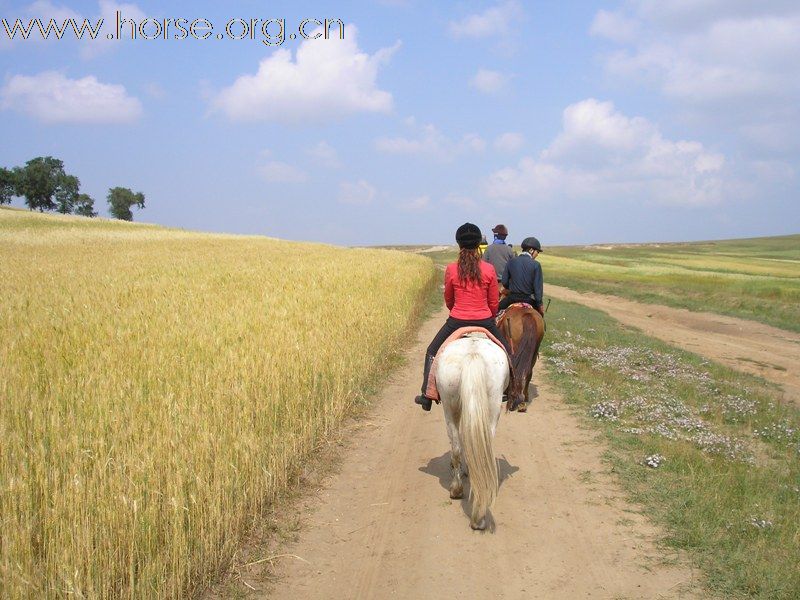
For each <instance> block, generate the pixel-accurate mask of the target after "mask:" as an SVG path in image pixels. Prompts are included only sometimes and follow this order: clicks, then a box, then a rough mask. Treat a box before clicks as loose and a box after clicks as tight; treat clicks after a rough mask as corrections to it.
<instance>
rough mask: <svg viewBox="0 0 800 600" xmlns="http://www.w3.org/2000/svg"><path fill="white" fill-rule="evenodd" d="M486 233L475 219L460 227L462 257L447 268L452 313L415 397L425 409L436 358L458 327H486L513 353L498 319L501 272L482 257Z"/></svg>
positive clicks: (429, 357) (448, 302) (428, 357)
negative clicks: (499, 275)
mask: <svg viewBox="0 0 800 600" xmlns="http://www.w3.org/2000/svg"><path fill="white" fill-rule="evenodd" d="M482 237H483V236H482V235H481V230H480V229H479V228H478V226H477V225H473V224H472V223H464V224H463V225H462V226H461V227H459V228H458V230H457V231H456V242H458V247H459V249H460V251H459V254H458V261H457V262H454V263H451V264H449V265H447V269H446V270H445V272H444V302H445V304H446V305H447V308H449V309H450V316H449V317H448V319H447V321H445V323H444V325H443V326H442V328H441V329H440V330H439V333H437V334H436V337H434V338H433V341H432V342H431V344H430V346H428V350H427V352H426V353H425V367H424V376H423V380H422V394H420V395H419V396H417V397H416V398H415V399H414V402H416V403H417V404H419V405H421V406H422V408H423V410H430V409H431V404H432V400H431V399H430V398H427V397H426V396H425V388H426V386H427V382H428V375H429V374H430V371H431V364H433V359H434V357H435V356H436V353H437V352H438V351H439V348H440V347H441V345H442V344H443V343H444V341H445V340H446V339H447V338H448V337H450V334H452V333H453V332H454V331H455V330H456V329H458V328H460V327H468V326H471V325H477V326H479V327H484V328H486V329H488V330H489V332H490V333H491V334H492V335H493V336H495V337H496V338H497V339H498V340H499V341H500V342H502V344H503V345H504V346H505V348H506V351H507V352H508V353H509V354H511V348H510V346H509V345H508V341H507V340H506V339H505V337H503V334H502V333H500V330H499V329H498V328H497V325H496V324H495V322H494V317H495V315H497V305H498V302H499V297H498V296H499V295H498V292H497V273H496V272H495V270H494V267H493V266H492V265H491V264H490V263H488V262H486V261H483V260H481V258H480V255H479V253H478V245H479V244H480V242H481V238H482Z"/></svg>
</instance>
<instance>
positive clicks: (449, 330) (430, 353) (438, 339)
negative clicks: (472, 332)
mask: <svg viewBox="0 0 800 600" xmlns="http://www.w3.org/2000/svg"><path fill="white" fill-rule="evenodd" d="M473 326H476V327H483V328H484V329H486V330H488V331H489V333H491V334H492V335H493V336H494V337H496V338H497V341H499V342H500V343H501V344H503V346H504V347H505V349H506V352H508V354H509V356H510V355H511V345H510V344H509V343H508V340H507V339H506V338H505V336H504V335H503V334H502V333H501V332H500V330H499V329H498V328H497V323H495V321H494V318H493V317H490V318H488V319H482V320H479V321H462V320H461V319H454V318H453V317H447V321H445V322H444V325H442V328H441V329H440V330H439V333H437V334H436V335H435V336H434V338H433V341H432V342H431V343H430V345H429V346H428V349H427V350H426V352H425V365H424V368H423V377H422V395H423V396H424V395H425V388H426V387H427V385H428V376H429V375H430V372H431V365H432V364H433V359H434V358H435V357H436V353H437V352H438V351H439V348H441V347H442V344H444V342H445V340H446V339H447V338H449V337H450V336H451V335H452V334H453V333H455V331H456V330H457V329H460V328H462V327H473Z"/></svg>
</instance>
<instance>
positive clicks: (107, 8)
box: [0, 0, 146, 58]
mask: <svg viewBox="0 0 800 600" xmlns="http://www.w3.org/2000/svg"><path fill="white" fill-rule="evenodd" d="M116 11H120V13H121V15H122V18H124V19H133V20H134V21H136V22H137V23H140V22H141V21H142V20H143V19H145V18H146V15H145V14H144V12H142V10H141V9H140V8H139V7H138V6H137V5H136V4H120V3H117V2H113V1H111V0H99V2H98V7H97V13H95V14H94V15H92V16H86V15H82V14H79V13H77V12H76V11H74V10H73V9H71V8H69V7H68V6H60V5H57V4H53V3H52V2H50V1H49V0H36V2H33V3H32V4H29V5H28V6H27V7H25V9H24V10H23V12H22V16H21V17H20V19H21V20H22V21H23V22H25V24H27V20H28V19H41V21H42V24H43V25H44V26H45V27H47V24H48V23H49V22H50V20H53V21H54V23H55V24H56V26H57V27H61V26H62V25H63V24H64V23H65V21H67V20H69V19H73V20H74V22H75V24H76V26H77V27H78V28H80V27H81V25H82V24H83V22H84V20H86V24H87V25H88V27H87V28H86V29H84V32H83V37H82V38H81V39H80V40H77V39H76V38H75V35H76V34H75V32H74V31H73V27H72V26H71V25H67V26H66V29H65V31H66V33H65V35H64V36H63V38H62V39H61V40H58V39H57V38H56V34H55V32H54V31H52V30H51V32H50V34H49V37H48V39H46V40H44V39H42V34H41V32H40V31H39V29H38V28H34V29H33V33H32V34H31V35H30V36H29V37H28V39H27V40H25V41H24V42H23V41H22V40H21V39H20V38H17V39H16V40H15V41H11V40H8V38H7V36H5V35H4V36H2V37H0V40H4V41H5V42H7V43H6V44H3V45H11V44H14V43H25V44H31V43H37V42H38V43H41V42H45V43H46V42H52V43H58V44H64V43H66V42H67V41H68V40H75V41H76V42H77V43H78V44H79V46H80V55H81V57H83V58H94V57H95V56H98V55H99V54H102V53H103V52H106V51H108V50H111V49H113V48H115V47H117V45H118V44H119V40H108V39H107V38H106V36H107V35H108V34H111V33H114V28H115V25H116ZM99 19H103V24H102V27H101V28H100V30H99V35H98V37H97V38H95V39H91V37H90V33H89V29H91V28H93V27H94V26H95V25H96V24H97V23H98V21H99ZM11 22H12V23H13V19H11ZM123 39H124V38H123Z"/></svg>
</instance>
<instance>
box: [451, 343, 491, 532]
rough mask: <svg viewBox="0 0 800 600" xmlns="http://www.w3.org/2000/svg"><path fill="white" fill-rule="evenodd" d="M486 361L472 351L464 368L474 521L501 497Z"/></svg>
mask: <svg viewBox="0 0 800 600" xmlns="http://www.w3.org/2000/svg"><path fill="white" fill-rule="evenodd" d="M486 369H487V367H486V363H485V361H484V360H483V357H482V356H481V355H480V354H479V353H478V352H477V351H474V352H470V353H469V354H468V355H467V357H466V360H465V364H464V367H463V369H462V371H461V385H460V389H459V396H460V397H461V423H460V427H459V429H460V432H461V446H462V449H463V451H464V458H465V459H466V461H467V466H468V467H469V479H470V499H471V500H472V519H471V522H472V524H475V523H477V522H478V521H479V519H481V518H482V517H483V515H485V514H486V511H487V510H488V509H489V508H490V507H491V506H492V504H493V503H494V500H495V498H496V497H497V489H498V487H499V486H498V477H497V461H496V460H495V458H494V448H493V447H492V430H491V416H490V414H489V393H488V391H487V385H488V383H489V382H488V377H487V373H486Z"/></svg>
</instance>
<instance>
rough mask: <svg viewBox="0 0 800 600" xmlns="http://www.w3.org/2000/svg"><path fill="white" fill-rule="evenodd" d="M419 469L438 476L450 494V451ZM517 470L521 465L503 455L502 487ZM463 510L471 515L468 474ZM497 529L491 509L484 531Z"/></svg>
mask: <svg viewBox="0 0 800 600" xmlns="http://www.w3.org/2000/svg"><path fill="white" fill-rule="evenodd" d="M419 470H420V471H422V472H423V473H427V474H428V475H433V476H434V477H438V478H439V485H441V486H442V487H443V488H444V489H445V490H446V491H447V492H448V494H449V493H450V452H445V453H444V454H442V455H441V456H437V457H436V458H432V459H430V460H429V461H428V464H427V465H425V466H424V467H420V468H419ZM517 471H519V467H515V466H514V465H512V464H511V463H509V462H508V461H507V460H506V457H505V456H501V457H500V458H499V459H498V460H497V474H498V476H499V478H500V486H501V487H502V485H503V482H504V481H505V480H506V479H508V478H509V477H511V476H512V475H513V474H514V473H516V472H517ZM461 510H462V511H464V514H465V515H466V516H467V517H469V516H470V504H469V477H468V476H467V477H466V478H465V479H464V497H463V498H462V499H461ZM495 529H496V525H495V522H494V517H493V516H492V513H491V511H489V512H488V513H487V514H486V529H485V530H484V531H488V532H494V531H495Z"/></svg>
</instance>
